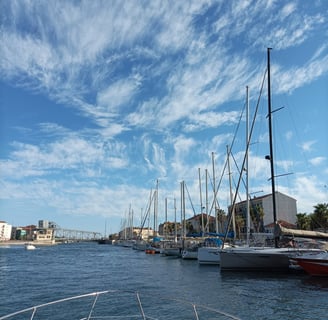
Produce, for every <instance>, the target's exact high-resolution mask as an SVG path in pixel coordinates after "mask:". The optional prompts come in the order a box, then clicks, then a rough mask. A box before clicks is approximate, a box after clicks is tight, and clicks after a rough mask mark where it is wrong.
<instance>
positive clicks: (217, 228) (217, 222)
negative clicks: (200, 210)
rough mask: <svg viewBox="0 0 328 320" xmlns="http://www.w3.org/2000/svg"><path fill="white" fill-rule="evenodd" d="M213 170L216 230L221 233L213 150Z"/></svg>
mask: <svg viewBox="0 0 328 320" xmlns="http://www.w3.org/2000/svg"><path fill="white" fill-rule="evenodd" d="M212 170H213V194H214V214H215V232H216V233H219V220H218V214H217V207H216V180H215V165H214V152H212Z"/></svg>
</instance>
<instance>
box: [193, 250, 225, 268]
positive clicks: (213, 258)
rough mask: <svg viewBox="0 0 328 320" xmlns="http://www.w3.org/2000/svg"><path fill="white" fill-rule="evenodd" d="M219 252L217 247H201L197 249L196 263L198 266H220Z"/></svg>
mask: <svg viewBox="0 0 328 320" xmlns="http://www.w3.org/2000/svg"><path fill="white" fill-rule="evenodd" d="M220 251H221V249H220V248H219V247H201V248H199V249H198V254H197V258H198V263H199V264H216V265H219V264H220Z"/></svg>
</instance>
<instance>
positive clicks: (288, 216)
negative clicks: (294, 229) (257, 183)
mask: <svg viewBox="0 0 328 320" xmlns="http://www.w3.org/2000/svg"><path fill="white" fill-rule="evenodd" d="M229 210H230V208H229ZM276 211H277V220H279V221H285V222H288V223H290V224H296V214H297V207H296V200H295V199H294V198H292V197H289V196H287V195H285V194H283V193H281V192H276ZM235 214H236V216H237V215H240V216H242V217H243V218H244V219H245V220H246V201H242V202H239V203H237V204H236V206H235ZM250 215H251V228H253V229H259V230H255V231H261V232H263V231H264V228H265V226H267V225H270V224H272V223H273V222H274V221H273V204H272V194H267V195H264V196H261V197H254V198H252V199H251V200H250Z"/></svg>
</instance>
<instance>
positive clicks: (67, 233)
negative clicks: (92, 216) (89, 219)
mask: <svg viewBox="0 0 328 320" xmlns="http://www.w3.org/2000/svg"><path fill="white" fill-rule="evenodd" d="M54 237H55V240H56V242H65V241H92V240H98V239H100V238H101V233H100V232H93V231H81V230H73V229H64V228H58V227H57V228H54Z"/></svg>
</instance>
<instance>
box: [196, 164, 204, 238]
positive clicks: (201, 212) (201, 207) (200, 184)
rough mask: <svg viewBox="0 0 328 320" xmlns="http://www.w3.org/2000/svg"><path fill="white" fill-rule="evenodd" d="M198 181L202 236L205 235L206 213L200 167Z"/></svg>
mask: <svg viewBox="0 0 328 320" xmlns="http://www.w3.org/2000/svg"><path fill="white" fill-rule="evenodd" d="M198 182H199V197H200V214H201V217H202V236H204V233H205V232H204V215H203V200H202V183H201V178H200V168H198Z"/></svg>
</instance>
